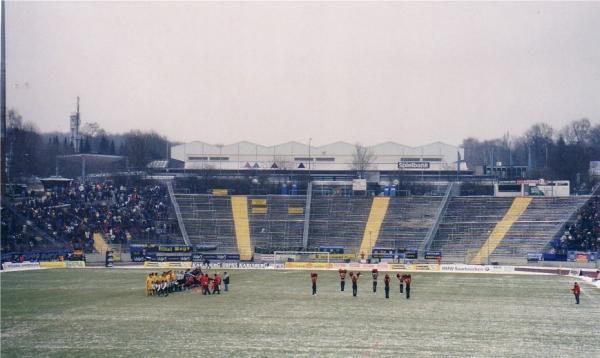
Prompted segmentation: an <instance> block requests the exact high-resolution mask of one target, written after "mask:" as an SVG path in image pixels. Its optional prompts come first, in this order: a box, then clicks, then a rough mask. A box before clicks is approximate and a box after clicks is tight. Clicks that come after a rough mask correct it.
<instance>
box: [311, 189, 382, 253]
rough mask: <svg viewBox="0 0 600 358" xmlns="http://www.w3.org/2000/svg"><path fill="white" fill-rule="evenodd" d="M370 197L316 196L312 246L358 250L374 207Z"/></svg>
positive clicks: (314, 200)
mask: <svg viewBox="0 0 600 358" xmlns="http://www.w3.org/2000/svg"><path fill="white" fill-rule="evenodd" d="M372 200H373V199H372V198H368V197H337V196H330V197H314V198H313V199H312V204H311V209H310V230H309V242H308V246H309V247H311V248H316V247H319V246H344V247H345V248H346V251H347V252H358V250H359V248H360V244H361V241H362V239H363V234H364V229H365V225H366V223H367V219H368V217H369V213H370V210H371V204H372Z"/></svg>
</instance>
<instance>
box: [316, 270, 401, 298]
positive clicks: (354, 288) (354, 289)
mask: <svg viewBox="0 0 600 358" xmlns="http://www.w3.org/2000/svg"><path fill="white" fill-rule="evenodd" d="M338 274H339V275H340V292H343V291H344V289H345V288H346V276H349V277H350V280H351V281H352V296H353V297H356V296H357V295H358V279H359V278H360V272H356V273H355V272H352V271H350V272H348V270H346V269H339V270H338ZM371 277H372V278H373V293H376V292H377V279H378V278H379V271H378V270H377V269H373V270H371ZM317 278H318V275H317V273H316V272H312V273H311V274H310V279H311V282H312V294H313V295H316V294H317ZM396 278H397V279H398V281H399V282H400V293H401V294H402V293H404V292H406V299H410V284H411V282H412V277H411V275H409V274H402V275H401V274H400V273H397V274H396ZM390 282H391V278H390V275H389V274H388V273H386V274H385V276H384V279H383V284H384V290H385V298H390ZM405 286H406V289H405V288H404V287H405Z"/></svg>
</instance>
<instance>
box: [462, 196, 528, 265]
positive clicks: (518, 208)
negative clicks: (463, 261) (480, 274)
mask: <svg viewBox="0 0 600 358" xmlns="http://www.w3.org/2000/svg"><path fill="white" fill-rule="evenodd" d="M531 200H532V198H521V197H520V198H515V200H514V201H513V203H512V205H511V206H510V208H509V209H508V211H507V212H506V214H505V215H504V217H503V218H502V220H501V221H499V222H498V223H497V224H496V227H494V230H493V231H492V233H491V234H490V236H489V237H488V239H487V240H486V241H485V243H484V244H483V246H482V247H481V248H480V249H479V251H478V252H477V254H475V256H473V258H472V259H471V264H473V265H481V264H483V263H484V262H486V260H487V258H488V257H489V256H490V254H492V253H493V252H494V250H496V248H497V247H498V245H500V242H502V240H503V239H504V236H506V233H508V230H510V228H511V226H512V225H513V224H514V223H515V221H517V219H519V217H520V216H521V215H522V214H523V213H524V212H525V210H526V209H527V207H528V206H529V203H531Z"/></svg>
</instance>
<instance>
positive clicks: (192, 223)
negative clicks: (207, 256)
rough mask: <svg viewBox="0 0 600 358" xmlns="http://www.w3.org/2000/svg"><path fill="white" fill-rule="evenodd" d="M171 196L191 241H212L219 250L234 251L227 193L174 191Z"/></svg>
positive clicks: (207, 243) (231, 218)
mask: <svg viewBox="0 0 600 358" xmlns="http://www.w3.org/2000/svg"><path fill="white" fill-rule="evenodd" d="M175 198H176V200H177V202H178V203H179V207H180V209H181V215H182V217H183V222H184V224H185V227H186V230H187V232H188V235H189V239H190V243H191V244H192V245H196V244H206V245H216V246H217V250H218V251H219V252H223V253H234V252H237V245H236V241H235V226H234V223H233V214H232V210H231V200H230V198H229V197H227V196H213V195H202V194H175Z"/></svg>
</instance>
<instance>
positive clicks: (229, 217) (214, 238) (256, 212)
mask: <svg viewBox="0 0 600 358" xmlns="http://www.w3.org/2000/svg"><path fill="white" fill-rule="evenodd" d="M175 197H176V199H177V202H178V203H179V207H180V209H181V214H182V217H183V221H184V224H185V226H186V229H187V231H188V235H189V238H190V243H191V244H209V245H217V250H218V251H219V252H227V253H233V252H238V251H239V248H238V246H237V242H236V227H235V221H234V216H233V211H232V204H231V200H232V199H233V198H235V197H229V196H213V195H200V194H176V195H175ZM244 198H246V199H245V201H246V202H247V208H248V210H247V215H248V223H249V233H250V243H251V244H250V246H251V247H255V246H258V247H261V248H276V249H278V250H285V249H286V248H290V249H297V248H298V247H302V233H303V227H304V214H303V213H304V206H305V205H306V198H305V197H303V196H285V195H269V196H248V197H244ZM255 200H261V201H264V205H253V202H255Z"/></svg>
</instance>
